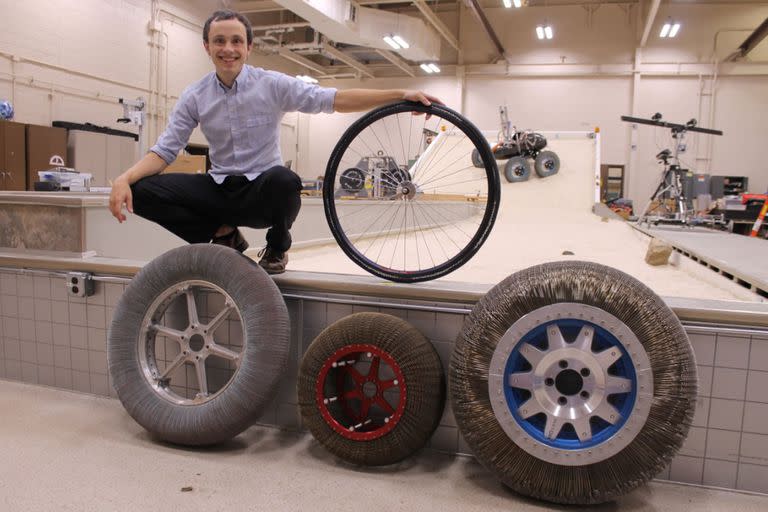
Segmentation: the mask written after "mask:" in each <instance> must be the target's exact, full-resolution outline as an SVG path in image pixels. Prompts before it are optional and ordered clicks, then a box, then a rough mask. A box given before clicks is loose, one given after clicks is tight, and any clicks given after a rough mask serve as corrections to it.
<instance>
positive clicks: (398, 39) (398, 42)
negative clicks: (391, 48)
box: [392, 36, 411, 48]
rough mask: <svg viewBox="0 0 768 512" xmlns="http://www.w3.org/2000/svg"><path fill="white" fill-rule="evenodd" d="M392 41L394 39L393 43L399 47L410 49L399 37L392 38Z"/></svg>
mask: <svg viewBox="0 0 768 512" xmlns="http://www.w3.org/2000/svg"><path fill="white" fill-rule="evenodd" d="M392 39H394V40H395V42H396V43H397V44H399V45H400V46H402V47H403V48H410V47H411V45H409V44H408V43H406V42H405V39H403V38H402V37H400V36H392Z"/></svg>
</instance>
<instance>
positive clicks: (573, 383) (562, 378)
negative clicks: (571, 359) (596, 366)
mask: <svg viewBox="0 0 768 512" xmlns="http://www.w3.org/2000/svg"><path fill="white" fill-rule="evenodd" d="M583 386H584V379H582V378H581V375H579V372H577V371H575V370H563V371H562V372H560V373H558V374H557V378H556V379H555V387H556V389H557V390H558V391H559V392H560V393H562V394H563V395H567V396H571V395H575V394H576V393H578V392H579V391H581V388H582V387H583Z"/></svg>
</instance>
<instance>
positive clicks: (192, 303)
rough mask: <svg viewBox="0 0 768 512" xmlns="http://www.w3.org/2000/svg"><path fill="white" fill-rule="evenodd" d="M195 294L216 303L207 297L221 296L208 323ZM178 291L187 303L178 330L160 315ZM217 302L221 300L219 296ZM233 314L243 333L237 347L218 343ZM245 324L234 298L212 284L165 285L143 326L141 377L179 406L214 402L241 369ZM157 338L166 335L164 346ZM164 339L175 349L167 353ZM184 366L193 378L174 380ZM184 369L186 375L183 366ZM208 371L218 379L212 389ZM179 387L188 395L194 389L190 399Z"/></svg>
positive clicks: (140, 340)
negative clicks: (215, 310)
mask: <svg viewBox="0 0 768 512" xmlns="http://www.w3.org/2000/svg"><path fill="white" fill-rule="evenodd" d="M195 292H198V293H200V292H203V293H205V294H206V300H208V304H209V305H210V304H211V303H213V302H214V301H212V300H210V299H209V296H210V295H211V294H212V293H213V294H218V295H220V296H222V297H223V304H221V305H219V308H220V310H218V311H217V312H211V311H208V313H209V315H208V317H210V320H208V321H203V320H205V319H207V318H208V317H206V318H205V319H204V318H202V317H201V316H200V315H199V308H198V304H197V301H196V299H195ZM182 295H183V296H185V298H184V299H180V300H184V301H185V303H186V304H185V305H186V317H185V318H184V319H179V320H178V321H179V324H177V325H182V327H181V328H176V327H170V326H168V325H166V323H165V320H164V318H165V316H166V313H167V312H168V309H169V307H170V306H171V304H173V303H174V301H175V300H176V299H179V298H180V297H181V296H182ZM217 302H219V303H221V302H222V300H221V298H219V299H218V301H217ZM219 308H217V309H219ZM205 309H206V310H207V309H208V308H205ZM233 315H234V316H235V317H236V320H237V321H238V322H239V324H240V330H241V332H242V333H243V340H242V346H241V347H237V348H238V349H239V350H233V348H231V346H230V345H228V344H224V343H220V342H219V343H217V341H216V338H217V337H218V335H220V334H221V331H222V329H221V328H222V327H223V326H224V325H226V323H227V322H229V321H231V320H232V319H233V318H232V317H233ZM243 327H244V326H243V320H242V316H241V315H240V312H239V310H238V308H237V306H236V305H235V301H234V300H232V297H230V296H229V294H228V293H227V292H226V291H224V290H223V289H222V288H220V287H218V286H216V285H215V284H213V283H209V282H207V281H198V280H190V281H183V282H180V283H177V284H175V285H173V286H171V287H169V288H168V289H166V290H165V291H164V292H163V293H161V294H160V295H159V296H158V297H157V298H156V299H155V300H154V301H153V302H152V304H151V305H150V307H149V308H148V309H147V313H146V315H145V316H144V320H143V321H142V324H141V331H140V333H139V338H138V355H139V364H140V365H141V370H142V373H143V375H144V378H145V379H146V380H147V382H148V383H149V385H150V386H151V387H152V388H153V389H154V390H155V392H156V393H157V394H158V395H159V396H161V397H162V398H164V399H165V400H168V401H169V402H171V403H174V404H177V405H201V404H204V403H206V402H208V401H210V400H213V399H214V398H216V397H217V396H218V395H220V394H221V393H222V392H224V390H225V389H226V388H227V387H228V386H229V384H230V383H231V382H232V381H233V380H234V378H235V376H236V375H237V372H238V371H239V370H240V359H241V355H242V353H243V352H244V351H245V346H246V343H247V341H246V339H247V337H246V336H245V331H244V329H243ZM217 334H218V335H217ZM159 338H164V341H163V343H164V346H163V347H159V346H158V343H159ZM165 340H168V341H171V346H172V347H177V350H175V349H174V353H172V354H168V353H167V350H168V349H167V348H166V347H167V345H168V343H166V342H165ZM174 342H175V344H174ZM186 366H191V368H192V369H193V370H194V371H193V373H194V378H193V379H186V378H185V382H184V383H180V382H174V381H173V376H174V374H176V375H178V372H179V371H180V369H181V368H182V367H186ZM184 372H185V374H186V373H187V372H186V369H185V370H184ZM212 373H215V374H216V376H217V377H218V378H217V379H215V380H217V381H219V382H218V383H217V384H216V385H215V387H214V388H210V386H209V382H210V380H212V379H211V378H210V375H209V374H212ZM222 375H223V377H222ZM177 386H178V387H183V388H186V390H187V395H188V394H190V393H189V392H190V391H195V393H194V396H193V397H192V398H190V397H189V396H184V395H182V394H180V393H179V392H178V387H177ZM174 388H176V389H174Z"/></svg>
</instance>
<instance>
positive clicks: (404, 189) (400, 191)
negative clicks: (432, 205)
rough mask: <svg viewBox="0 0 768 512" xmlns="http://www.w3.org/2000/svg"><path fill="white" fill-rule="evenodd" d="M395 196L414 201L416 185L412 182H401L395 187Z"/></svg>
mask: <svg viewBox="0 0 768 512" xmlns="http://www.w3.org/2000/svg"><path fill="white" fill-rule="evenodd" d="M397 196H398V198H400V197H402V198H403V199H407V200H409V201H412V200H414V199H416V185H415V184H414V183H413V182H412V181H403V182H401V183H399V184H398V185H397Z"/></svg>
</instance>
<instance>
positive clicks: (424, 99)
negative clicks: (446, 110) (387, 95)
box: [403, 91, 443, 106]
mask: <svg viewBox="0 0 768 512" xmlns="http://www.w3.org/2000/svg"><path fill="white" fill-rule="evenodd" d="M403 99H404V100H408V101H417V102H419V103H423V104H424V105H426V106H430V105H431V104H432V103H439V104H440V105H443V102H442V101H441V100H440V99H438V98H436V97H434V96H430V95H429V94H426V93H423V92H421V91H405V93H404V94H403Z"/></svg>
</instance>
